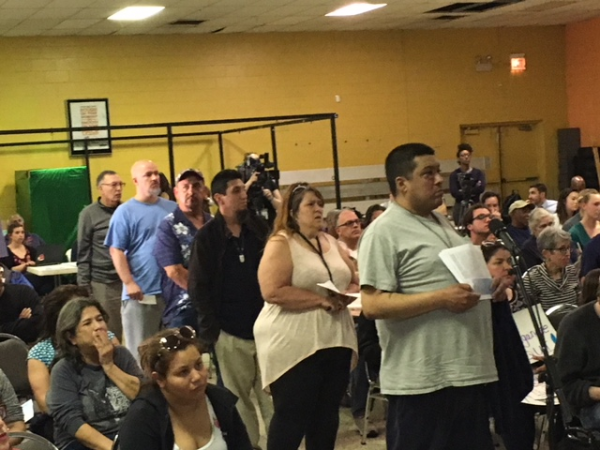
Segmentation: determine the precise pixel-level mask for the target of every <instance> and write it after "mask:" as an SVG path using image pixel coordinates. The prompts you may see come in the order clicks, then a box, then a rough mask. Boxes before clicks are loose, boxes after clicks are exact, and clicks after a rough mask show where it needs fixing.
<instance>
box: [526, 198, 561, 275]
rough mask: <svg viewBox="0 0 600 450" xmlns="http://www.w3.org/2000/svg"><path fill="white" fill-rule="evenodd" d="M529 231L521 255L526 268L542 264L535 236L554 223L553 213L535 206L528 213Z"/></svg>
mask: <svg viewBox="0 0 600 450" xmlns="http://www.w3.org/2000/svg"><path fill="white" fill-rule="evenodd" d="M528 222H529V231H531V237H530V238H529V239H527V240H526V241H525V243H524V244H523V248H522V249H521V251H522V253H521V254H522V256H523V260H524V262H525V266H526V268H527V269H531V268H532V267H533V266H537V265H538V264H542V263H543V262H544V257H543V256H542V252H541V251H540V250H538V246H537V238H538V236H539V235H540V233H541V232H542V231H544V230H545V229H546V228H548V227H553V226H554V225H555V218H554V215H553V214H551V213H549V212H548V211H547V210H545V209H544V208H536V209H534V210H533V211H531V214H529V221H528Z"/></svg>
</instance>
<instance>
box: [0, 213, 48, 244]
mask: <svg viewBox="0 0 600 450" xmlns="http://www.w3.org/2000/svg"><path fill="white" fill-rule="evenodd" d="M7 223H8V224H9V225H10V224H11V223H16V224H18V225H20V226H22V227H23V228H24V229H25V241H24V242H25V245H27V246H29V247H32V248H38V247H40V246H41V245H45V244H46V242H44V240H43V239H42V238H41V237H40V236H38V235H37V234H35V233H30V232H28V231H27V226H26V225H25V219H23V217H22V216H21V215H20V214H13V215H12V216H10V217H9V219H8V220H7ZM4 238H5V239H6V243H7V244H9V243H10V236H9V235H8V234H7V235H6V236H5V237H4Z"/></svg>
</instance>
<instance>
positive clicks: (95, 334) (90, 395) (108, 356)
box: [46, 298, 143, 450]
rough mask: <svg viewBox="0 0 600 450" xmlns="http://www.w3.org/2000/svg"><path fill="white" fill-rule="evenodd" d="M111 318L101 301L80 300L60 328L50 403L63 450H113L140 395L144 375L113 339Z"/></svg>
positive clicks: (60, 318)
mask: <svg viewBox="0 0 600 450" xmlns="http://www.w3.org/2000/svg"><path fill="white" fill-rule="evenodd" d="M107 320H108V316H107V314H106V312H105V311H104V308H102V306H101V305H100V303H98V302H97V301H96V300H92V299H89V298H75V299H73V300H71V301H69V302H68V303H67V304H66V305H65V306H64V307H63V308H62V310H61V311H60V314H59V316H58V322H57V324H56V343H57V349H58V358H59V360H58V362H57V363H56V364H55V365H54V367H53V368H52V373H51V376H50V392H49V393H48V396H47V398H46V400H47V402H48V409H49V410H50V413H51V415H52V418H53V419H54V435H55V440H56V446H57V447H58V448H60V449H61V450H85V449H100V450H111V449H112V445H113V439H114V438H115V436H116V434H117V432H118V431H119V424H120V422H121V420H122V419H123V417H125V414H126V413H127V409H128V408H129V405H130V404H131V401H132V400H133V399H134V398H135V396H136V395H137V394H138V392H139V390H140V384H141V379H142V377H143V375H142V371H141V370H140V368H139V366H138V365H137V363H136V361H135V359H134V357H133V355H132V354H131V353H129V351H128V350H127V349H126V348H125V347H121V346H115V345H114V344H113V343H112V342H110V340H109V338H108V330H107V326H106V321H107Z"/></svg>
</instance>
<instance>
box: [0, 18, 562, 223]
mask: <svg viewBox="0 0 600 450" xmlns="http://www.w3.org/2000/svg"><path fill="white" fill-rule="evenodd" d="M564 46H565V44H564V27H543V28H503V29H481V30H478V29H470V30H438V31H384V32H334V33H293V34H231V35H208V36H207V35H179V36H175V35H173V36H133V37H131V36H111V37H65V38H63V37H60V38H59V37H56V38H3V39H0V61H1V63H0V129H2V130H7V129H17V128H37V127H64V126H66V123H67V121H66V112H65V101H66V100H67V99H81V98H98V97H107V98H109V101H110V115H111V122H112V124H113V125H124V124H134V123H151V122H164V121H186V120H206V119H225V118H233V117H252V116H272V115H284V114H305V113H323V112H336V113H338V114H339V119H338V142H339V150H340V162H341V165H342V166H357V165H365V164H380V163H382V161H383V159H384V157H385V155H386V154H387V153H388V151H389V150H391V149H392V148H393V147H394V146H396V145H398V144H400V143H404V142H407V141H423V142H426V143H428V144H430V145H432V146H434V147H435V148H436V149H438V155H439V156H440V158H442V159H450V158H453V157H454V156H453V155H454V152H455V148H456V144H457V143H458V142H459V139H460V134H459V125H460V124H472V123H486V122H503V121H516V120H542V121H543V122H542V126H543V127H544V136H545V138H544V142H543V149H542V150H541V154H539V161H540V163H539V164H540V167H539V172H540V176H541V179H542V180H544V181H546V182H547V183H548V184H549V185H550V186H551V187H554V186H555V183H556V179H557V168H556V167H555V165H553V164H548V163H547V162H550V161H555V160H556V138H555V134H556V133H555V131H556V129H557V128H561V127H565V126H566V125H567V118H566V116H567V114H566V94H565V74H564V72H565V69H564V66H565V55H564ZM514 52H523V53H525V54H526V56H527V59H528V69H527V73H526V74H525V75H522V76H519V77H511V76H510V74H509V64H508V57H509V54H510V53H514ZM488 54H489V55H492V57H493V59H494V69H493V70H492V71H491V72H486V73H477V72H476V71H475V58H476V56H477V55H488ZM335 95H339V96H340V97H341V102H340V103H336V101H335V99H334V96H335ZM155 131H156V130H155ZM61 137H62V136H61ZM278 137H279V150H280V164H281V169H282V170H301V169H312V168H323V167H331V166H332V164H331V150H330V149H331V143H330V137H329V124H328V123H327V122H320V123H313V124H304V125H300V126H298V127H297V128H292V127H289V128H282V129H280V131H278ZM227 139H228V141H227V155H228V158H227V163H228V164H229V165H235V164H237V163H239V162H241V159H242V155H243V153H244V152H247V151H257V152H262V151H266V150H268V149H269V148H270V136H269V132H268V131H264V132H253V133H250V134H248V135H236V136H232V137H228V138H227ZM3 141H4V142H6V138H2V137H0V142H3ZM186 141H191V140H189V139H187V140H186ZM527 150H528V149H524V151H527ZM141 157H149V158H152V159H154V160H156V161H157V162H158V163H159V165H160V166H161V167H162V168H164V169H165V170H166V168H167V154H166V144H165V143H160V142H159V143H155V144H154V145H150V143H142V144H141V145H139V144H138V145H137V146H131V145H124V144H119V145H115V148H114V154H113V156H112V157H96V158H94V159H93V162H92V176H93V177H95V176H96V175H97V174H98V173H99V171H101V170H103V169H107V168H111V169H116V170H118V171H119V172H121V173H122V174H124V175H126V178H129V177H128V175H127V172H128V168H129V166H130V165H131V163H132V162H133V161H134V160H136V159H138V158H141ZM176 158H177V163H176V170H181V169H183V168H186V167H189V166H196V167H200V168H201V169H202V170H204V171H205V172H206V174H207V175H208V176H210V175H212V174H214V173H215V171H216V170H218V164H219V159H218V150H217V146H216V142H215V141H214V140H213V139H210V138H207V139H203V140H196V141H194V142H188V143H187V144H186V145H183V146H179V147H178V150H177V156H176ZM79 164H81V159H80V158H70V157H69V156H68V151H66V150H65V149H64V148H53V149H35V148H31V149H27V150H23V149H18V148H10V149H7V148H0V196H1V197H0V217H6V216H7V215H8V214H10V213H12V212H13V210H14V208H15V204H14V201H15V200H14V185H13V184H14V171H15V170H22V169H37V168H45V167H62V166H74V165H79ZM132 193H133V187H132V186H131V183H129V184H128V186H127V189H126V193H125V195H126V196H130V195H132Z"/></svg>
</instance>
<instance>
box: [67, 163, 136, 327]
mask: <svg viewBox="0 0 600 450" xmlns="http://www.w3.org/2000/svg"><path fill="white" fill-rule="evenodd" d="M96 186H97V187H98V191H99V192H100V196H99V197H98V199H97V200H96V201H95V202H94V203H92V204H91V205H89V206H87V207H85V208H84V209H83V210H82V211H81V213H80V214H79V224H78V227H77V284H78V285H80V286H85V287H87V288H88V290H89V291H90V293H93V294H94V298H96V299H97V300H98V301H99V302H100V304H101V305H102V306H103V307H104V309H105V310H106V311H107V312H108V315H109V317H110V330H111V331H112V332H113V333H115V335H116V336H117V337H118V338H119V339H121V338H122V334H123V326H122V324H121V291H122V290H123V284H122V283H121V280H120V279H119V275H118V274H117V271H116V270H115V266H114V265H113V262H112V259H111V257H110V253H109V250H108V248H107V247H105V246H104V240H105V239H106V234H107V233H108V225H109V223H110V219H111V217H112V215H113V214H114V212H115V210H116V209H117V207H118V206H119V205H120V204H121V197H122V195H123V186H125V183H123V181H122V180H121V177H120V176H119V175H118V174H117V173H116V172H114V171H112V170H105V171H103V172H101V173H100V175H98V178H97V179H96Z"/></svg>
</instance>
